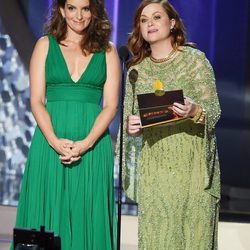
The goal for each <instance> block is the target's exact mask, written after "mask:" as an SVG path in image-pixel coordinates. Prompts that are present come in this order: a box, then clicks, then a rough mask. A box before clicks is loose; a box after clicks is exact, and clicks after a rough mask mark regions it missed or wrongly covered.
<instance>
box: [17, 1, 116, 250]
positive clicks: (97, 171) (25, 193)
mask: <svg viewBox="0 0 250 250" xmlns="http://www.w3.org/2000/svg"><path fill="white" fill-rule="evenodd" d="M46 32H47V36H44V37H42V38H41V39H39V40H38V42H37V44H36V46H35V49H34V52H33V55H32V58H31V64H30V99H31V109H32V112H33V114H34V117H35V119H36V121H37V124H38V126H37V128H36V130H35V134H34V137H33V140H32V144H31V147H30V151H29V155H28V159H27V164H26V168H25V173H24V178H23V182H22V190H21V195H20V199H19V204H18V212H17V220H16V227H23V228H35V229H40V225H44V226H45V230H52V231H54V233H55V234H57V235H59V236H60V237H61V245H62V248H61V249H62V250H77V249H79V250H80V249H81V250H83V249H85V250H90V249H93V250H100V249H101V250H111V249H116V211H115V199H114V190H113V167H114V164H113V158H114V157H113V147H112V143H111V139H110V135H109V132H108V126H109V124H110V122H111V120H112V119H113V117H114V116H115V113H116V109H117V103H118V92H119V59H118V56H117V53H116V50H115V48H114V46H113V45H112V44H110V42H109V35H110V23H109V20H108V17H107V14H106V11H105V9H104V6H103V3H102V2H101V1H89V0H66V1H63V0H61V1H54V4H53V9H52V16H51V19H50V21H49V22H48V25H47V28H46ZM102 97H103V108H102V109H101V108H100V100H101V98H102ZM45 100H46V101H45Z"/></svg>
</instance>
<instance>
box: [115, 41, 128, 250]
mask: <svg viewBox="0 0 250 250" xmlns="http://www.w3.org/2000/svg"><path fill="white" fill-rule="evenodd" d="M118 54H119V57H120V59H121V61H122V86H121V102H120V103H121V114H120V159H119V184H118V219H117V250H120V245H121V211H122V210H121V207H122V156H123V108H124V106H123V105H124V87H125V62H126V61H127V60H128V58H129V51H128V48H127V46H125V45H123V46H121V47H120V48H119V51H118Z"/></svg>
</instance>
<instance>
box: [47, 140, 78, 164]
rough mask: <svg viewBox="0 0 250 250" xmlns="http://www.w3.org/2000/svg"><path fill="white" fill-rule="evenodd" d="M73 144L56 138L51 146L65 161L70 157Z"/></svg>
mask: <svg viewBox="0 0 250 250" xmlns="http://www.w3.org/2000/svg"><path fill="white" fill-rule="evenodd" d="M73 145H74V142H73V141H71V140H68V139H64V138H57V139H56V140H55V142H54V143H53V144H52V145H51V146H52V148H53V149H54V150H55V151H56V152H57V153H58V154H59V155H61V156H64V157H65V159H70V158H71V157H72V147H73Z"/></svg>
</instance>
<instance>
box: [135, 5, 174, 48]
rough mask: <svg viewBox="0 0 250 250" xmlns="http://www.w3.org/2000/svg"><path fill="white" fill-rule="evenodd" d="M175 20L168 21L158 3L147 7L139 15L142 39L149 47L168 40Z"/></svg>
mask: <svg viewBox="0 0 250 250" xmlns="http://www.w3.org/2000/svg"><path fill="white" fill-rule="evenodd" d="M174 25H175V20H174V19H171V20H170V19H169V17H168V15H167V13H166V11H165V9H164V8H163V7H162V5H161V4H159V3H151V4H149V5H147V6H146V7H145V8H144V9H143V10H142V13H141V17H140V30H141V34H142V37H143V38H144V40H145V41H147V42H148V43H149V44H150V45H151V44H154V43H156V42H159V41H163V40H167V39H169V38H170V30H171V29H172V28H173V27H174Z"/></svg>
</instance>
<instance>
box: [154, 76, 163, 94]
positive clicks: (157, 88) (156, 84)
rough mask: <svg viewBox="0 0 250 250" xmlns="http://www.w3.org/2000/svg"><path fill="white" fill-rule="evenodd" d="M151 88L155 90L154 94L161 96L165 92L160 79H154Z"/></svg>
mask: <svg viewBox="0 0 250 250" xmlns="http://www.w3.org/2000/svg"><path fill="white" fill-rule="evenodd" d="M153 89H154V91H155V95H156V96H163V95H164V93H165V91H164V87H163V83H162V82H161V81H160V80H156V81H155V82H154V83H153Z"/></svg>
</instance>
